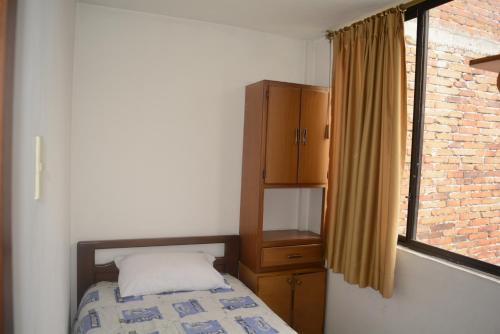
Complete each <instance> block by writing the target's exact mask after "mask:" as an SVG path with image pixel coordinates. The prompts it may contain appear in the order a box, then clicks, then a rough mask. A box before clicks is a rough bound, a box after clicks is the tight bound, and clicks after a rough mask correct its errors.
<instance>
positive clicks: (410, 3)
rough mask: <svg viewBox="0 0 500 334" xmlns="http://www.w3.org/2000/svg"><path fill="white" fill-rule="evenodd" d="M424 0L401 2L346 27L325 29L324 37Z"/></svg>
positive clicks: (329, 36) (328, 37) (403, 10)
mask: <svg viewBox="0 0 500 334" xmlns="http://www.w3.org/2000/svg"><path fill="white" fill-rule="evenodd" d="M424 1H426V0H413V1H410V2H407V3H404V4H401V5H398V6H396V7H393V8H389V9H386V10H384V11H382V12H380V13H377V14H374V15H371V16H369V17H367V18H365V19H363V20H359V21H356V22H354V23H352V24H350V25H348V26H346V27H343V28H340V29H337V30H327V31H326V34H325V37H326V38H327V39H330V40H331V39H332V38H333V36H335V35H336V34H337V33H339V32H342V31H345V30H347V29H349V28H351V27H353V26H356V25H358V24H360V23H363V22H366V21H368V20H370V19H373V18H375V17H380V16H384V15H387V13H388V12H391V11H394V10H399V11H401V12H405V11H406V10H407V9H408V8H410V7H412V6H415V5H418V4H419V3H421V2H424Z"/></svg>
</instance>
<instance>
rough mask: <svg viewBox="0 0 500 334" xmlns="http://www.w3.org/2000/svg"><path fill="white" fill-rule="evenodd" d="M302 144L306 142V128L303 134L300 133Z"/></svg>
mask: <svg viewBox="0 0 500 334" xmlns="http://www.w3.org/2000/svg"><path fill="white" fill-rule="evenodd" d="M302 144H304V145H306V144H307V128H305V129H304V134H303V135H302Z"/></svg>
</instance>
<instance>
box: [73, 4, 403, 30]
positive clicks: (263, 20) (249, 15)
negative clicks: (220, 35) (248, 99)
mask: <svg viewBox="0 0 500 334" xmlns="http://www.w3.org/2000/svg"><path fill="white" fill-rule="evenodd" d="M80 2H85V3H89V4H95V5H102V6H108V7H114V8H122V9H128V10H135V11H142V12H148V13H155V14H163V15H168V16H174V17H181V18H187V19H194V20H200V21H207V22H214V23H221V24H227V25H232V26H238V27H243V28H248V29H254V30H259V31H264V32H270V33H274V34H279V35H284V36H289V37H293V38H301V39H312V38H318V37H321V36H322V35H323V34H324V31H325V30H327V29H335V28H340V27H343V26H345V25H348V24H350V23H352V22H353V21H357V20H359V19H362V18H364V17H366V16H369V15H372V14H374V13H376V12H378V11H381V10H384V9H386V8H389V7H391V6H394V5H396V4H398V3H400V2H401V1H396V0H80Z"/></svg>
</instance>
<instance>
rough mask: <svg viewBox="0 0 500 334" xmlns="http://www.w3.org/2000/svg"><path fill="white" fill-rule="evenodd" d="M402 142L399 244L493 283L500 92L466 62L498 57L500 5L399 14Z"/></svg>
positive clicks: (498, 240)
mask: <svg viewBox="0 0 500 334" xmlns="http://www.w3.org/2000/svg"><path fill="white" fill-rule="evenodd" d="M405 15H406V22H405V39H406V52H407V75H408V139H407V157H406V166H405V170H404V175H403V182H402V185H401V198H402V199H401V220H400V226H399V233H400V237H399V242H400V244H402V245H405V246H407V247H409V248H412V249H415V250H418V251H421V252H424V253H427V254H430V255H434V256H438V257H441V258H445V259H447V260H450V261H453V262H455V263H459V264H462V265H467V266H470V267H473V268H476V269H479V270H483V271H485V272H488V273H491V274H494V275H497V276H500V93H499V92H498V89H497V88H496V76H497V74H496V73H492V72H486V71H482V70H477V69H473V68H471V67H470V66H469V60H471V59H475V58H481V57H484V56H487V55H493V54H498V53H500V0H453V1H450V0H448V1H446V0H427V1H425V2H423V3H420V4H418V5H416V6H413V7H411V8H409V9H408V10H407V12H406V14H405Z"/></svg>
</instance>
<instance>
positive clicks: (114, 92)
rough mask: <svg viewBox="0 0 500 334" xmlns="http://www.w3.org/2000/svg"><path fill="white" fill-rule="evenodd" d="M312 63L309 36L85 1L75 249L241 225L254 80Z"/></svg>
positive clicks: (80, 18)
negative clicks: (248, 98)
mask: <svg viewBox="0 0 500 334" xmlns="http://www.w3.org/2000/svg"><path fill="white" fill-rule="evenodd" d="M305 59H306V43H305V41H300V40H293V39H289V38H284V37H279V36H276V35H271V34H266V33H261V32H256V31H250V30H245V29H239V28H235V27H229V26H223V25H217V24H209V23H203V22H198V21H190V20H184V19H176V18H171V17H166V16H159V15H151V14H146V13H139V12H132V11H125V10H118V9H111V8H106V7H99V6H94V5H87V4H81V3H80V4H79V5H78V9H77V27H76V47H75V77H74V101H73V102H74V103H73V114H72V128H71V224H72V226H71V242H72V246H73V252H74V247H75V244H76V242H77V241H79V240H93V239H107V238H110V239H113V238H114V239H117V238H141V237H160V236H181V235H185V236H188V235H211V234H224V233H238V224H239V202H240V184H241V159H242V156H241V154H242V141H243V111H244V87H245V85H247V84H249V83H252V82H255V81H258V80H262V79H274V80H283V81H292V82H304V79H305V63H306V60H305ZM72 258H73V260H74V259H75V256H74V253H73V256H72ZM74 270H75V265H73V275H74ZM74 283H75V282H74V279H73V286H74ZM73 292H74V290H73Z"/></svg>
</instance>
